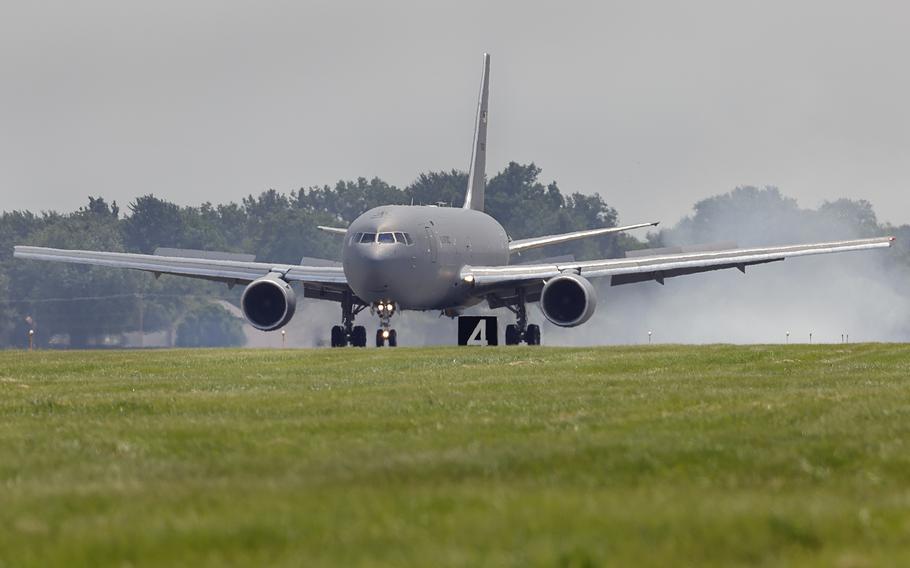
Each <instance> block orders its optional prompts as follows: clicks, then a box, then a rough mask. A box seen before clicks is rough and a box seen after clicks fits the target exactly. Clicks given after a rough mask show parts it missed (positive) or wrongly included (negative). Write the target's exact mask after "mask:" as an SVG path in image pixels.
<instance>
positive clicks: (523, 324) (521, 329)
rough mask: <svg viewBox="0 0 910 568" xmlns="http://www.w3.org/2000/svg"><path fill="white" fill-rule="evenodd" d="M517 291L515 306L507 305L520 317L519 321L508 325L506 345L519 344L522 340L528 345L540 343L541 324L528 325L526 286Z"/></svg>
mask: <svg viewBox="0 0 910 568" xmlns="http://www.w3.org/2000/svg"><path fill="white" fill-rule="evenodd" d="M517 292H518V302H517V303H516V304H515V306H506V307H508V308H509V309H510V310H511V311H512V313H514V314H515V317H516V318H517V319H518V322H517V323H514V324H509V325H507V326H506V345H518V344H519V343H521V342H522V341H524V342H525V343H527V344H528V345H540V326H539V325H536V324H533V323H532V324H530V325H528V309H527V305H526V302H525V291H524V288H519V289H518V290H517Z"/></svg>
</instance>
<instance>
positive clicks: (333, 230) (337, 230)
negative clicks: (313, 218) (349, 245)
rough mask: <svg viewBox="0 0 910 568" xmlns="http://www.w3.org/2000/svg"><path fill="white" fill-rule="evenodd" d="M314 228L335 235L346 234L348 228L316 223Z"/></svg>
mask: <svg viewBox="0 0 910 568" xmlns="http://www.w3.org/2000/svg"><path fill="white" fill-rule="evenodd" d="M316 228H317V229H319V230H320V231H325V232H326V233H333V234H335V235H347V234H348V230H347V229H344V228H342V227H326V226H325V225H316Z"/></svg>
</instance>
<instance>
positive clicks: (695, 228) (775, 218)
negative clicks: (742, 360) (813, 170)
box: [546, 188, 910, 345]
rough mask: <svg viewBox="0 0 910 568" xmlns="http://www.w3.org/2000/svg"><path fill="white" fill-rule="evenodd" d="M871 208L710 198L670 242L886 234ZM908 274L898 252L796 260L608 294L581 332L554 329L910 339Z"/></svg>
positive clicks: (744, 338) (737, 195)
mask: <svg viewBox="0 0 910 568" xmlns="http://www.w3.org/2000/svg"><path fill="white" fill-rule="evenodd" d="M884 234H885V233H884V232H883V231H882V230H881V229H880V228H879V227H878V225H877V223H876V222H875V217H874V214H873V213H872V210H871V206H870V205H869V204H868V203H865V202H852V201H846V200H841V201H837V202H834V203H827V204H825V205H823V206H822V207H820V208H819V209H818V210H804V209H799V208H798V207H797V206H796V202H795V201H794V200H791V199H787V198H785V197H783V196H781V195H780V194H779V192H778V191H777V190H776V189H774V188H766V189H763V190H757V189H755V188H741V189H739V190H737V191H734V192H733V193H731V194H727V195H725V196H719V197H716V198H712V199H709V200H705V201H703V202H700V203H699V204H698V205H697V206H696V212H695V214H694V215H693V216H692V217H689V218H686V219H684V220H682V221H681V222H680V223H679V224H678V225H677V226H676V227H674V228H673V229H671V230H668V231H664V232H662V233H661V235H660V236H661V239H662V240H663V244H664V245H667V246H673V245H686V244H698V243H711V242H726V241H731V240H733V241H735V242H737V244H738V245H739V246H740V247H751V246H762V245H781V244H799V243H808V242H818V241H829V240H843V239H854V238H863V237H870V236H881V235H884ZM906 277H907V274H906V268H905V267H903V266H902V265H901V264H900V259H899V257H898V254H897V251H896V250H895V249H883V250H874V251H863V252H853V253H842V254H832V255H821V256H815V257H802V258H791V259H788V260H785V261H782V262H776V263H772V264H767V265H758V266H753V267H747V268H746V274H745V275H744V274H742V273H740V272H739V271H738V270H735V269H734V270H720V271H716V272H709V273H703V274H697V275H691V276H681V277H677V278H671V279H667V280H666V281H665V282H666V285H664V286H661V285H660V284H658V283H656V282H645V283H640V284H630V285H625V286H619V287H615V288H611V287H610V286H609V284H606V285H601V286H600V288H599V296H598V299H599V303H598V308H597V313H596V314H595V316H594V317H593V318H592V319H591V321H589V322H588V323H587V324H586V325H585V326H582V327H579V328H576V329H559V328H555V327H551V326H548V327H547V328H546V333H547V336H546V337H547V343H548V344H550V345H594V344H606V343H647V342H648V331H649V330H650V331H652V332H653V336H652V340H653V341H654V342H661V343H783V342H785V341H787V332H790V336H789V341H790V342H791V343H796V342H809V340H810V339H809V334H810V333H811V334H812V341H813V342H817V343H838V342H841V341H846V340H847V336H849V341H850V342H857V341H907V340H908V339H910V294H908V289H907V284H906V282H907V279H906Z"/></svg>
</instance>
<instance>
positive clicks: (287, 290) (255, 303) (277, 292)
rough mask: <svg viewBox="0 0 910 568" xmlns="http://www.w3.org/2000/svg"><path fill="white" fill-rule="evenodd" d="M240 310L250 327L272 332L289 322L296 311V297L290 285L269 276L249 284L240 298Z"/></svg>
mask: <svg viewBox="0 0 910 568" xmlns="http://www.w3.org/2000/svg"><path fill="white" fill-rule="evenodd" d="M240 308H241V310H243V317H245V318H246V320H247V321H248V322H250V325H252V326H253V327H255V328H256V329H261V330H262V331H273V330H276V329H278V328H280V327H283V326H285V325H287V323H288V322H289V321H291V318H292V317H293V316H294V312H295V311H296V310H297V296H296V294H294V289H293V288H291V285H290V284H288V283H287V282H285V281H284V280H282V279H281V278H280V277H279V276H276V275H274V274H269V275H268V276H263V277H262V278H259V279H258V280H254V281H252V282H250V284H249V285H248V286H247V287H246V290H244V291H243V296H241V297H240Z"/></svg>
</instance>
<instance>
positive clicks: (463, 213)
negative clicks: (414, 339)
mask: <svg viewBox="0 0 910 568" xmlns="http://www.w3.org/2000/svg"><path fill="white" fill-rule="evenodd" d="M508 262H509V238H508V235H507V234H506V231H505V229H503V227H502V225H500V224H499V223H498V222H497V221H496V219H494V218H492V217H490V216H489V215H487V214H486V213H483V212H482V211H475V210H472V209H460V208H454V207H428V206H422V205H421V206H406V205H388V206H384V207H377V208H375V209H370V210H369V211H367V212H366V213H364V214H363V215H361V216H360V217H358V218H357V219H355V220H354V222H353V223H351V225H350V227H349V228H348V232H347V235H346V236H345V239H344V246H343V251H342V263H343V266H344V274H345V277H346V278H347V281H348V284H349V285H350V287H351V289H352V290H353V291H354V293H355V294H356V295H357V296H358V297H359V298H360V299H362V300H364V301H366V302H370V303H373V302H378V301H380V300H383V301H388V300H391V301H393V302H395V303H396V304H397V305H398V307H399V308H400V309H411V310H431V309H446V308H456V307H459V306H464V305H470V304H471V303H473V302H476V301H477V298H474V297H472V294H471V289H470V287H469V286H466V285H465V283H464V282H462V280H461V277H460V274H461V269H462V267H463V266H465V265H483V266H498V265H505V264H508Z"/></svg>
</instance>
